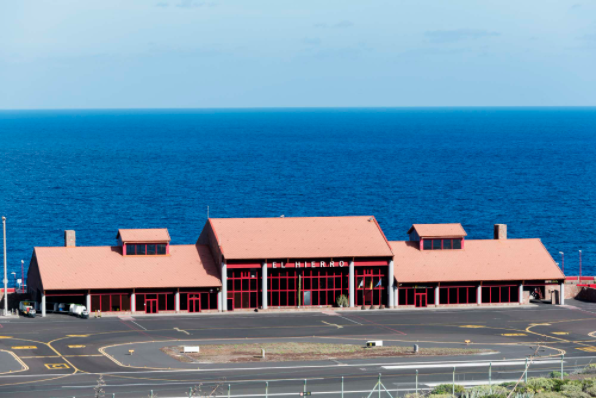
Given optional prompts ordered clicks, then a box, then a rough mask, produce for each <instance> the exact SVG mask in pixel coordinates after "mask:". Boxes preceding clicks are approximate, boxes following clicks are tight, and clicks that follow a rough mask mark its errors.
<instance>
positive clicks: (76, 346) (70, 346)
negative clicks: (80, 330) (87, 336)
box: [69, 345, 85, 348]
mask: <svg viewBox="0 0 598 399" xmlns="http://www.w3.org/2000/svg"><path fill="white" fill-rule="evenodd" d="M69 348H85V345H69Z"/></svg>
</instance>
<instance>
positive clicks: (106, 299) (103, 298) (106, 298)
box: [90, 292, 131, 312]
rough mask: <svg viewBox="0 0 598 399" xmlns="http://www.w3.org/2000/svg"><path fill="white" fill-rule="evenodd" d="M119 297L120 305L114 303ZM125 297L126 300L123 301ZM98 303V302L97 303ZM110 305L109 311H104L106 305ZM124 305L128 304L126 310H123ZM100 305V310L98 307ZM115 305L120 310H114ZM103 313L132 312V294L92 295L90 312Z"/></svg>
mask: <svg viewBox="0 0 598 399" xmlns="http://www.w3.org/2000/svg"><path fill="white" fill-rule="evenodd" d="M113 297H118V301H117V302H118V303H113V300H114V299H115V298H113ZM123 297H124V299H123ZM96 301H98V302H96ZM106 303H107V304H108V306H107V308H108V310H105V309H104V306H102V305H104V304H106ZM123 303H124V304H126V308H123ZM98 304H99V308H98V306H97V305H98ZM113 305H114V306H117V309H118V310H112V309H113ZM98 310H99V311H101V312H130V311H131V294H129V293H126V292H110V293H101V294H91V310H90V312H95V311H98Z"/></svg>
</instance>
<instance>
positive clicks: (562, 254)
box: [559, 252, 565, 274]
mask: <svg viewBox="0 0 598 399" xmlns="http://www.w3.org/2000/svg"><path fill="white" fill-rule="evenodd" d="M559 254H561V256H562V259H563V261H562V262H561V267H562V268H563V274H565V254H564V253H562V252H559Z"/></svg>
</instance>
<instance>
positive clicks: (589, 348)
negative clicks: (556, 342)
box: [575, 346, 596, 352]
mask: <svg viewBox="0 0 598 399" xmlns="http://www.w3.org/2000/svg"><path fill="white" fill-rule="evenodd" d="M575 349H577V350H580V351H584V352H596V347H595V346H586V347H585V348H575Z"/></svg>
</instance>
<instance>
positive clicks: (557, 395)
mask: <svg viewBox="0 0 598 399" xmlns="http://www.w3.org/2000/svg"><path fill="white" fill-rule="evenodd" d="M533 397H534V398H562V397H563V395H561V394H560V393H559V392H540V393H538V394H535V395H534V396H533Z"/></svg>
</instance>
